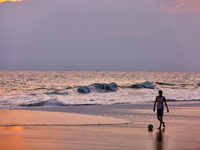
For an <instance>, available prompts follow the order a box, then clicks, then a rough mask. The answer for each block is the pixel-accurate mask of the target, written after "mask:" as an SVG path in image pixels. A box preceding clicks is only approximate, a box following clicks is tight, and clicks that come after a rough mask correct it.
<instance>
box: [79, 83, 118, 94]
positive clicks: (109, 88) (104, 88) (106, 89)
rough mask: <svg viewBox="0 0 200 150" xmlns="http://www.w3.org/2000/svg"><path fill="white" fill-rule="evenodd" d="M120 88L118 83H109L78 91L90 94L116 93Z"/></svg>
mask: <svg viewBox="0 0 200 150" xmlns="http://www.w3.org/2000/svg"><path fill="white" fill-rule="evenodd" d="M117 88H118V86H117V84H116V83H114V82H112V83H110V84H107V83H94V84H92V85H89V86H81V87H78V88H77V91H78V92H79V93H85V94H86V93H89V92H91V91H97V92H110V91H112V92H115V91H116V90H117Z"/></svg>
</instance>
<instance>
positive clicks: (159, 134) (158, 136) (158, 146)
mask: <svg viewBox="0 0 200 150" xmlns="http://www.w3.org/2000/svg"><path fill="white" fill-rule="evenodd" d="M164 132H165V129H162V130H159V131H158V132H157V134H156V143H155V149H156V150H162V149H163V145H164V141H163V133H164Z"/></svg>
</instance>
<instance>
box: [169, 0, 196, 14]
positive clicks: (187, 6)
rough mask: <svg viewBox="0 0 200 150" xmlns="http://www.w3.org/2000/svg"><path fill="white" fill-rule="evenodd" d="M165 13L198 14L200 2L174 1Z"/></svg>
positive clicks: (190, 0) (188, 0)
mask: <svg viewBox="0 0 200 150" xmlns="http://www.w3.org/2000/svg"><path fill="white" fill-rule="evenodd" d="M167 12H169V13H176V14H198V15H199V14H200V0H176V1H175V2H173V7H171V8H167Z"/></svg>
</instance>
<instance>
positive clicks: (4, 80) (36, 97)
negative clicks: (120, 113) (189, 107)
mask: <svg viewBox="0 0 200 150" xmlns="http://www.w3.org/2000/svg"><path fill="white" fill-rule="evenodd" d="M158 90H163V92H164V93H163V94H164V96H165V97H166V99H167V100H168V101H200V73H199V72H131V71H121V72H118V71H0V109H11V108H22V107H52V106H53V107H55V106H71V105H72V106H73V105H76V106H79V105H114V104H132V103H149V102H153V101H155V97H156V96H157V95H158Z"/></svg>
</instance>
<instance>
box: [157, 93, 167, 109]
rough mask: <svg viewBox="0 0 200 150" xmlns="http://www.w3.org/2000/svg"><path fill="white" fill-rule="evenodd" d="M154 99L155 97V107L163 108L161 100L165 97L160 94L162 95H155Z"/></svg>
mask: <svg viewBox="0 0 200 150" xmlns="http://www.w3.org/2000/svg"><path fill="white" fill-rule="evenodd" d="M156 99H157V108H158V109H161V108H163V107H164V105H163V102H164V99H165V97H164V96H162V97H159V96H157V97H156Z"/></svg>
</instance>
